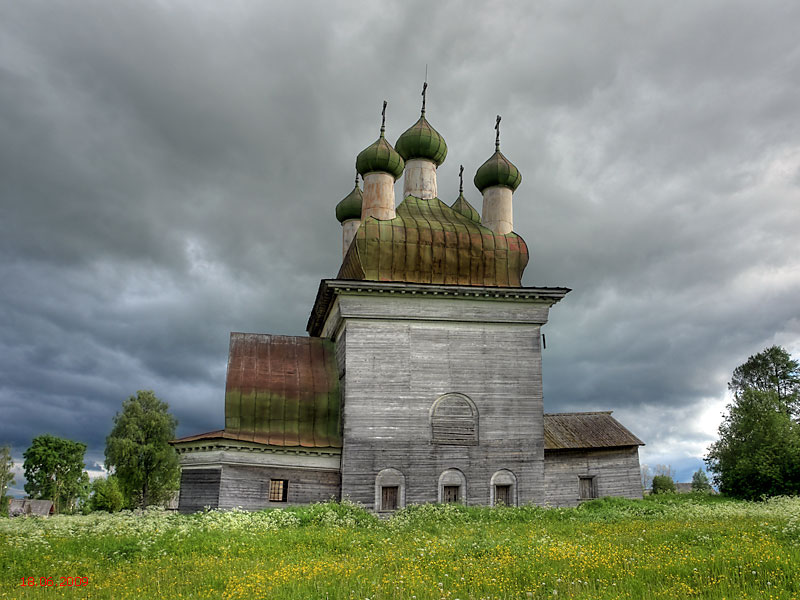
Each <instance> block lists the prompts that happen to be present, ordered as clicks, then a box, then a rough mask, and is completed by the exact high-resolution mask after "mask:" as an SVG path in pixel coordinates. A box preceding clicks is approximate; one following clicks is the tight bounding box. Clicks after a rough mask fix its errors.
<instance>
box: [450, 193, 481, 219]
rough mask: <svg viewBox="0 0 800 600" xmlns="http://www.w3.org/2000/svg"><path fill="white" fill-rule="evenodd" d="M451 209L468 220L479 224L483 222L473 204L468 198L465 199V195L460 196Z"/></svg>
mask: <svg viewBox="0 0 800 600" xmlns="http://www.w3.org/2000/svg"><path fill="white" fill-rule="evenodd" d="M450 208H452V209H453V210H454V211H456V212H457V213H460V214H462V215H464V216H465V217H467V218H468V219H471V220H473V221H476V222H477V223H480V222H481V216H480V215H479V214H478V211H477V210H475V207H474V206H472V204H470V203H469V202H468V201H467V199H466V198H464V194H459V195H458V198H457V199H456V201H455V202H453V204H451V205H450Z"/></svg>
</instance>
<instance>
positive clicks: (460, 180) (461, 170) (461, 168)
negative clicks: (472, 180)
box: [458, 165, 464, 196]
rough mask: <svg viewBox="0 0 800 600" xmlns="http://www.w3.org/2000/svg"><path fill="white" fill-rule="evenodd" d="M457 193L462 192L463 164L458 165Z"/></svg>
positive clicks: (460, 193)
mask: <svg viewBox="0 0 800 600" xmlns="http://www.w3.org/2000/svg"><path fill="white" fill-rule="evenodd" d="M458 167H459V168H458V195H459V196H460V195H462V194H463V193H464V165H459V166H458Z"/></svg>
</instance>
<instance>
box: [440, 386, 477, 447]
mask: <svg viewBox="0 0 800 600" xmlns="http://www.w3.org/2000/svg"><path fill="white" fill-rule="evenodd" d="M430 421H431V443H433V444H450V445H455V446H476V445H477V444H478V407H477V406H475V403H474V402H473V401H472V398H470V397H469V396H466V395H464V394H459V393H450V394H444V395H443V396H439V397H438V398H437V399H436V400H435V401H434V403H433V406H431V411H430Z"/></svg>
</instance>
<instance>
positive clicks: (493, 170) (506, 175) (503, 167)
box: [473, 148, 522, 192]
mask: <svg viewBox="0 0 800 600" xmlns="http://www.w3.org/2000/svg"><path fill="white" fill-rule="evenodd" d="M473 181H474V183H475V187H477V188H478V190H480V191H481V192H483V190H485V189H486V188H488V187H491V186H493V185H503V186H505V187H507V188H511V191H514V190H516V189H517V188H518V187H519V184H520V183H522V174H521V173H520V172H519V170H518V169H517V167H515V166H514V165H513V163H512V162H511V161H510V160H508V159H507V158H506V157H505V156H503V153H502V152H500V149H499V148H498V149H497V150H495V153H494V154H492V156H491V157H490V158H489V160H487V161H486V162H485V163H483V164H482V165H481V166H480V168H479V169H478V172H477V173H475V179H474V180H473Z"/></svg>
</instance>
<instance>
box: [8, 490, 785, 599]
mask: <svg viewBox="0 0 800 600" xmlns="http://www.w3.org/2000/svg"><path fill="white" fill-rule="evenodd" d="M798 596H800V499H798V498H774V499H771V500H767V501H763V502H738V501H733V500H725V499H720V498H715V497H712V496H686V497H680V496H663V497H650V498H646V499H645V500H621V499H602V500H596V501H591V502H587V503H585V504H583V505H582V506H580V507H579V508H574V509H554V508H540V507H532V506H526V507H520V508H510V507H509V508H502V507H501V508H468V507H464V506H460V505H453V504H449V505H424V506H413V507H408V508H406V509H403V510H401V511H399V512H398V513H396V514H395V515H394V516H393V517H392V518H391V519H386V520H380V519H378V518H376V517H375V516H373V515H371V514H370V513H368V512H366V511H364V510H363V509H361V508H360V507H358V506H356V505H354V504H351V503H347V502H344V503H333V502H331V503H325V504H316V505H311V506H306V507H290V508H287V509H285V510H269V511H262V512H242V511H228V512H221V511H209V512H205V513H198V514H194V515H179V514H175V513H169V512H165V511H160V510H148V511H145V512H143V513H132V512H123V513H118V514H113V515H112V514H106V513H93V514H90V515H86V516H55V517H51V518H47V519H44V518H16V519H0V598H113V599H115V600H119V599H125V598H131V599H133V598H136V599H140V598H181V599H182V598H223V599H226V600H239V599H241V600H253V599H260V598H264V599H266V598H269V599H283V598H285V599H303V600H307V599H333V598H348V599H349V598H353V599H361V600H364V599H369V600H380V599H390V598H391V599H401V598H402V599H406V598H408V599H411V600H423V599H435V600H440V599H446V600H454V599H461V600H467V599H475V600H478V599H488V598H492V599H505V598H519V599H528V598H539V599H543V598H549V599H553V598H586V599H589V598H591V599H605V598H608V599H612V598H613V599H616V598H647V599H650V598H655V599H657V598H717V599H722V598H725V599H731V600H734V599H736V600H738V599H746V598H764V599H773V598H775V599H779V598H780V599H791V598H798Z"/></svg>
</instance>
